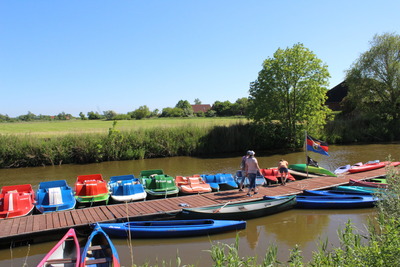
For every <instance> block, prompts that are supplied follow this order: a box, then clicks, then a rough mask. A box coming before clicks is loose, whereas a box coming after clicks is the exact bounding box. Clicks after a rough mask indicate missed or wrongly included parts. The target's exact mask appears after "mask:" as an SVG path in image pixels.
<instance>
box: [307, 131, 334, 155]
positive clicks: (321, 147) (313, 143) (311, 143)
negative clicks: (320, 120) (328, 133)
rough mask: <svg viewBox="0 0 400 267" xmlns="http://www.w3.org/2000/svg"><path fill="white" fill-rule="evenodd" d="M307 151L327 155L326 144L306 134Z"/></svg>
mask: <svg viewBox="0 0 400 267" xmlns="http://www.w3.org/2000/svg"><path fill="white" fill-rule="evenodd" d="M307 151H312V152H315V153H320V154H322V155H325V156H329V154H328V144H327V143H326V142H324V141H320V140H318V139H315V138H313V137H311V136H309V135H307Z"/></svg>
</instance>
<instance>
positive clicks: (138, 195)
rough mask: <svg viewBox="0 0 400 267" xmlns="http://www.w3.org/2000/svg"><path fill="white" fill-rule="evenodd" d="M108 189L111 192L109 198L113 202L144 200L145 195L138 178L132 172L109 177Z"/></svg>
mask: <svg viewBox="0 0 400 267" xmlns="http://www.w3.org/2000/svg"><path fill="white" fill-rule="evenodd" d="M108 189H109V190H110V193H111V199H112V200H113V201H115V202H130V201H137V200H144V199H145V198H146V196H147V193H146V191H145V190H144V187H143V185H142V184H141V183H140V181H139V179H137V178H135V176H134V175H132V174H130V175H119V176H112V177H110V181H109V182H108Z"/></svg>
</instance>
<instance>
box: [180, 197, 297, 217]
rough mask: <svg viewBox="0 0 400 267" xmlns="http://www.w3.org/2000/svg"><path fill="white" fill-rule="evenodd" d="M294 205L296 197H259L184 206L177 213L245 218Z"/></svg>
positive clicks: (190, 215) (265, 214) (274, 211)
mask: <svg viewBox="0 0 400 267" xmlns="http://www.w3.org/2000/svg"><path fill="white" fill-rule="evenodd" d="M295 205H296V197H295V196H290V197H282V198H280V199H261V200H255V201H248V202H237V203H232V204H224V205H217V206H210V207H201V208H184V209H182V212H181V213H179V214H178V216H179V217H182V218H186V219H214V220H247V219H252V218H258V217H263V216H267V215H272V214H275V213H278V212H282V211H285V210H289V209H291V208H293V207H294V206H295Z"/></svg>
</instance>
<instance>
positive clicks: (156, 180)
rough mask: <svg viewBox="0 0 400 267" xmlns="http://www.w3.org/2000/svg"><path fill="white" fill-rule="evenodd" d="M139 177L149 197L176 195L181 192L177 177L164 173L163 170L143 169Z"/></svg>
mask: <svg viewBox="0 0 400 267" xmlns="http://www.w3.org/2000/svg"><path fill="white" fill-rule="evenodd" d="M139 179H140V180H141V182H142V184H143V186H144V189H145V191H146V192H147V195H148V196H149V197H166V196H171V195H175V196H176V195H177V194H178V193H179V188H178V187H177V186H176V184H175V178H174V177H172V176H169V175H166V174H164V172H163V170H146V171H141V172H140V178H139Z"/></svg>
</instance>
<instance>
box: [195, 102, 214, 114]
mask: <svg viewBox="0 0 400 267" xmlns="http://www.w3.org/2000/svg"><path fill="white" fill-rule="evenodd" d="M192 108H193V113H199V112H207V111H209V110H210V109H211V105H210V104H206V105H192Z"/></svg>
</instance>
